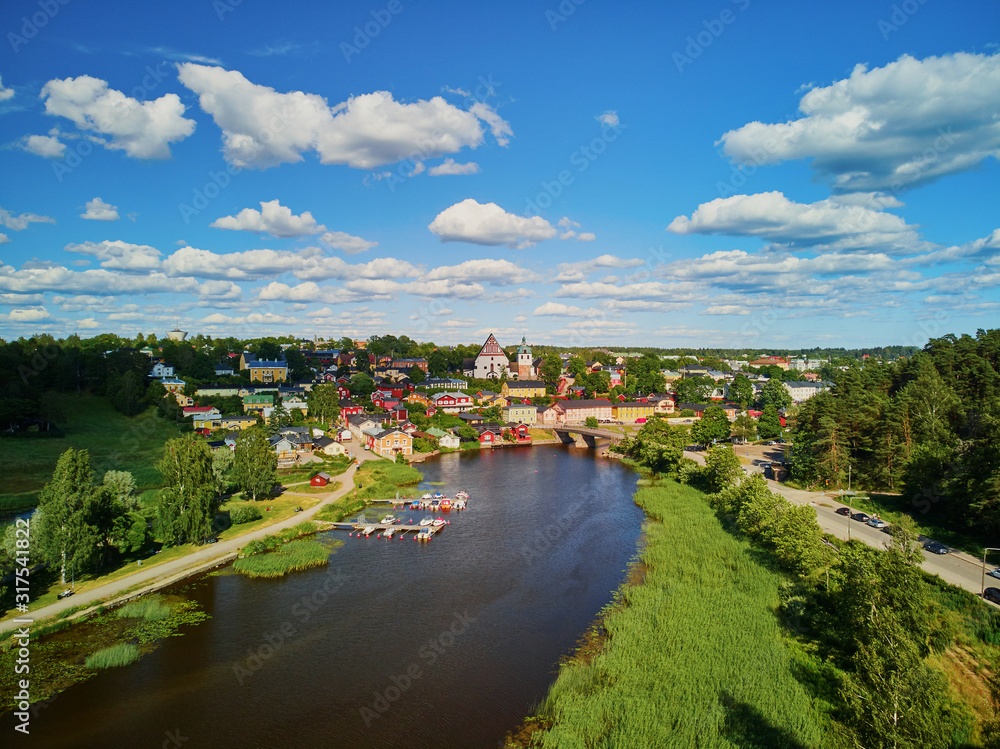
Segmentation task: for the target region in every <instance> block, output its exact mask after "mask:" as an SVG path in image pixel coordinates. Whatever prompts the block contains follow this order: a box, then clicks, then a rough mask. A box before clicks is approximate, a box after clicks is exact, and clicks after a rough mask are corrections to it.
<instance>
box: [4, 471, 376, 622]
mask: <svg viewBox="0 0 1000 749" xmlns="http://www.w3.org/2000/svg"><path fill="white" fill-rule="evenodd" d="M356 457H358V458H359V459H361V461H362V462H363V461H364V459H365V458H366V457H370V456H365V455H358V456H356ZM357 470H358V469H357V466H355V465H354V464H351V467H350V468H348V469H347V471H345V472H344V473H342V474H341V475H340V476H338V477H337V479H338V480H339V481H340V482H341V484H342V486H341V488H340V489H337V490H336V491H334V492H332V493H331V494H329V495H327V496H323V495H318V494H310V495H307V496H309V497H322V499H321V500H320V501H319V502H318V503H317V504H316V505H314V506H313V507H310V508H309V509H308V510H303V511H302V512H298V513H295V514H294V515H292V516H291V517H290V518H286V519H285V520H282V521H280V522H278V523H274V524H273V525H268V526H264V527H263V528H258V529H257V530H255V531H251V532H250V533H247V534H245V535H242V536H238V537H237V538H231V539H229V540H228V541H220V542H219V543H216V544H207V545H206V546H204V547H202V548H201V549H198V550H197V551H193V552H191V553H190V554H186V555H184V556H183V557H180V558H179V559H172V560H171V561H169V562H165V563H163V564H160V565H156V566H155V567H151V568H149V569H146V570H143V569H141V568H139V569H137V570H136V571H135V572H133V573H132V574H130V575H127V576H125V577H122V578H119V579H117V580H113V581H111V582H109V583H105V584H104V585H100V586H98V587H96V588H91V589H90V590H87V591H85V592H82V593H77V594H76V595H74V596H72V597H70V598H64V599H63V600H61V601H57V602H56V603H53V604H50V605H48V606H44V607H42V608H40V609H33V610H30V611H29V612H28V613H27V614H18V613H16V612H15V613H13V614H11V615H9V616H8V617H7V618H5V619H4V620H3V621H0V632H4V631H6V630H8V629H14V628H16V627H19V626H23V623H18V622H16V621H15V619H21V620H24V619H30V620H32V621H35V622H37V621H40V620H42V619H46V618H49V617H52V616H56V615H57V614H59V613H61V612H63V611H65V610H67V609H70V608H76V607H78V606H81V605H87V604H94V605H93V606H87V608H86V609H84V610H81V611H79V612H77V613H75V614H73V615H72V616H71V617H69V618H70V619H73V618H75V617H77V616H80V615H82V614H84V613H86V612H87V611H89V610H92V609H93V608H94V607H96V605H97V604H98V603H104V604H105V605H111V604H114V603H117V602H119V601H123V600H127V599H129V598H134V597H136V596H140V595H143V594H145V593H149V592H151V591H154V590H158V589H160V588H163V587H165V586H167V585H171V584H173V583H175V582H177V581H178V580H183V579H184V578H185V577H189V576H190V575H193V574H196V573H198V572H202V571H204V570H207V569H212V568H213V567H218V566H219V565H222V564H226V563H227V562H230V561H232V560H233V559H235V558H236V554H237V552H238V550H239V549H240V548H241V547H243V546H245V545H246V544H247V543H248V542H249V541H251V540H253V539H257V538H263V537H264V536H267V535H269V534H272V533H277V532H279V531H281V530H284V529H285V528H290V527H292V526H293V525H298V524H299V523H302V522H304V521H306V520H308V519H309V518H311V517H312V516H313V515H315V514H316V513H317V512H319V510H320V508H322V507H325V506H326V505H328V504H330V502H333V501H334V500H337V499H340V498H341V497H343V496H344V495H345V494H347V493H348V492H349V491H351V490H353V489H354V474H355V473H356V472H357ZM289 493H294V492H289Z"/></svg>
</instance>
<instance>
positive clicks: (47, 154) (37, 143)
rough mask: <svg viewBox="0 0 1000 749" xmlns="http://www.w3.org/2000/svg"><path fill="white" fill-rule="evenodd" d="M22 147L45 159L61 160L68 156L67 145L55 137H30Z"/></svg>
mask: <svg viewBox="0 0 1000 749" xmlns="http://www.w3.org/2000/svg"><path fill="white" fill-rule="evenodd" d="M21 147H22V148H23V149H24V150H25V151H27V152H28V153H33V154H35V156H41V157H42V158H43V159H61V158H62V157H63V156H64V155H65V154H66V144H65V143H62V142H60V141H59V138H58V137H57V136H55V135H29V136H28V137H27V138H25V140H24V143H23V145H22V146H21Z"/></svg>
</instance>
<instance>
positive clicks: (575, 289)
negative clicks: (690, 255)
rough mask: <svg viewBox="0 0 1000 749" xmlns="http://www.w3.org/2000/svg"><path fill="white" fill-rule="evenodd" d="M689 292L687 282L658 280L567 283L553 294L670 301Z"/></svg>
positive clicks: (584, 297) (580, 297)
mask: <svg viewBox="0 0 1000 749" xmlns="http://www.w3.org/2000/svg"><path fill="white" fill-rule="evenodd" d="M690 292H691V288H690V286H688V285H687V284H666V283H661V282H659V281H644V282H640V283H630V284H624V285H622V286H617V285H615V284H610V283H567V284H563V286H562V287H561V288H560V289H559V290H558V291H557V292H556V293H555V295H554V296H558V297H576V298H578V299H600V298H607V299H658V300H661V301H666V302H671V301H677V300H682V299H686V298H687V297H688V295H689V294H690Z"/></svg>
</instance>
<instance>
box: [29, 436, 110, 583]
mask: <svg viewBox="0 0 1000 749" xmlns="http://www.w3.org/2000/svg"><path fill="white" fill-rule="evenodd" d="M93 478H94V474H93V471H92V470H91V468H90V454H89V453H88V452H87V451H86V450H74V449H72V448H70V449H69V450H67V451H66V452H64V453H63V454H62V455H60V456H59V460H58V461H57V462H56V467H55V470H54V471H53V473H52V478H51V480H50V481H49V483H48V484H46V485H45V487H44V488H43V489H42V491H41V493H40V494H39V497H38V507H39V509H40V510H41V511H42V520H41V522H40V523H39V524H38V525H39V534H38V535H39V541H40V547H39V549H38V551H39V552H40V556H41V557H42V559H43V560H44V561H46V562H48V563H49V564H51V565H58V567H59V579H60V581H61V582H62V583H63V584H64V585H65V584H66V573H67V571H71V572H76V571H77V570H81V569H83V568H84V567H86V566H87V564H88V563H89V562H90V561H91V560H92V559H93V557H94V554H95V552H96V547H97V531H96V529H95V528H94V527H93V526H92V525H91V524H90V523H89V522H88V517H87V515H88V509H89V500H90V497H91V494H92V492H93V491H94V487H93Z"/></svg>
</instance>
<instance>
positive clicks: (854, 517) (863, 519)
mask: <svg viewBox="0 0 1000 749" xmlns="http://www.w3.org/2000/svg"><path fill="white" fill-rule="evenodd" d="M851 520H857V521H858V522H859V523H867V522H868V521H869V520H871V517H869V516H868V515H866V514H865V513H863V512H856V513H854V514H853V515H851Z"/></svg>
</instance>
